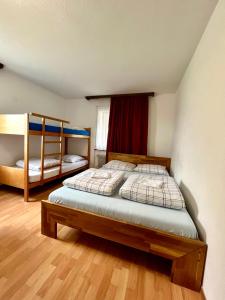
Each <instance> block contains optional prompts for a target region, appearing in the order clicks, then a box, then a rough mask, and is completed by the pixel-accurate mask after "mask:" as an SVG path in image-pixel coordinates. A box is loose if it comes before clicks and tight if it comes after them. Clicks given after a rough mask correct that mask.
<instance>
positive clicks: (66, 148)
mask: <svg viewBox="0 0 225 300" xmlns="http://www.w3.org/2000/svg"><path fill="white" fill-rule="evenodd" d="M68 139H69V138H68V137H65V146H64V147H65V150H64V153H65V154H68Z"/></svg>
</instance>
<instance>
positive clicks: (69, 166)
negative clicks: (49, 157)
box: [29, 160, 88, 183]
mask: <svg viewBox="0 0 225 300" xmlns="http://www.w3.org/2000/svg"><path fill="white" fill-rule="evenodd" d="M87 164H88V161H87V160H81V161H78V162H75V163H65V162H63V163H62V173H66V172H69V171H72V170H76V169H78V168H81V167H84V166H86V165H87ZM58 174H59V167H53V168H50V169H47V170H45V171H44V179H47V178H50V177H54V176H56V175H58ZM40 179H41V171H32V170H29V182H30V183H32V182H37V181H40Z"/></svg>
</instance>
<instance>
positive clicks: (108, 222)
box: [41, 153, 207, 291]
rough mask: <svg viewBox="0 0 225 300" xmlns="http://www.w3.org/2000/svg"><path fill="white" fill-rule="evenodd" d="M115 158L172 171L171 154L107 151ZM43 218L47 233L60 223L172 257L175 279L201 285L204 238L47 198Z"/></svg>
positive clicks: (195, 286)
mask: <svg viewBox="0 0 225 300" xmlns="http://www.w3.org/2000/svg"><path fill="white" fill-rule="evenodd" d="M113 159H119V160H123V161H128V162H132V163H135V164H138V163H151V164H160V165H164V166H166V168H167V170H168V171H170V158H163V157H149V156H144V155H131V154H120V153H108V161H110V160H113ZM41 220H42V223H41V232H42V234H44V235H46V236H48V237H52V238H57V223H59V224H63V225H66V226H69V227H72V228H75V229H78V230H80V231H83V232H87V233H89V234H93V235H95V236H99V237H101V238H105V239H108V240H111V241H114V242H117V243H120V244H123V245H127V246H130V247H133V248H136V249H139V250H143V251H145V252H149V253H152V254H155V255H158V256H161V257H164V258H167V259H169V260H171V261H172V268H171V281H172V282H174V283H176V284H179V285H182V286H184V287H187V288H190V289H192V290H196V291H199V290H200V289H201V285H202V279H203V274H204V266H205V259H206V252H207V245H206V243H205V242H203V241H200V240H195V239H190V238H186V237H181V236H178V235H175V234H170V233H168V232H165V231H162V230H157V229H153V228H152V229H150V228H147V227H144V226H139V225H133V224H130V223H127V222H124V221H119V220H115V219H113V218H109V217H104V216H101V215H97V214H94V213H91V212H87V211H84V210H79V209H74V208H69V207H66V206H63V205H59V204H56V203H51V202H49V201H46V200H43V201H42V216H41Z"/></svg>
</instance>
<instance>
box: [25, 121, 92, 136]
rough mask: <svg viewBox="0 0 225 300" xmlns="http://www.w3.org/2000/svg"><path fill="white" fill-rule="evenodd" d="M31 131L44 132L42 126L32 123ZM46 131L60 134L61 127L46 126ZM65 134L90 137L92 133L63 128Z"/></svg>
mask: <svg viewBox="0 0 225 300" xmlns="http://www.w3.org/2000/svg"><path fill="white" fill-rule="evenodd" d="M29 129H30V130H34V131H42V124H40V123H33V122H30V123H29ZM45 131H48V132H54V133H60V132H61V128H60V127H59V126H54V125H45ZM63 133H64V134H74V135H84V136H90V132H89V131H88V130H82V129H73V128H66V127H65V128H63Z"/></svg>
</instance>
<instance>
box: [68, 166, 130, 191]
mask: <svg viewBox="0 0 225 300" xmlns="http://www.w3.org/2000/svg"><path fill="white" fill-rule="evenodd" d="M97 172H99V170H98V169H94V168H91V169H88V170H86V171H84V172H82V173H79V174H77V175H75V176H73V177H70V178H67V179H66V180H64V181H63V185H65V186H67V187H69V188H72V189H76V190H80V191H84V192H89V193H94V194H99V195H104V196H111V195H113V194H114V193H115V191H116V190H117V188H118V186H119V185H120V183H121V182H122V181H123V175H124V172H122V171H116V170H110V171H108V172H109V173H110V178H98V179H97V178H94V177H93V175H94V174H95V173H97Z"/></svg>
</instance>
